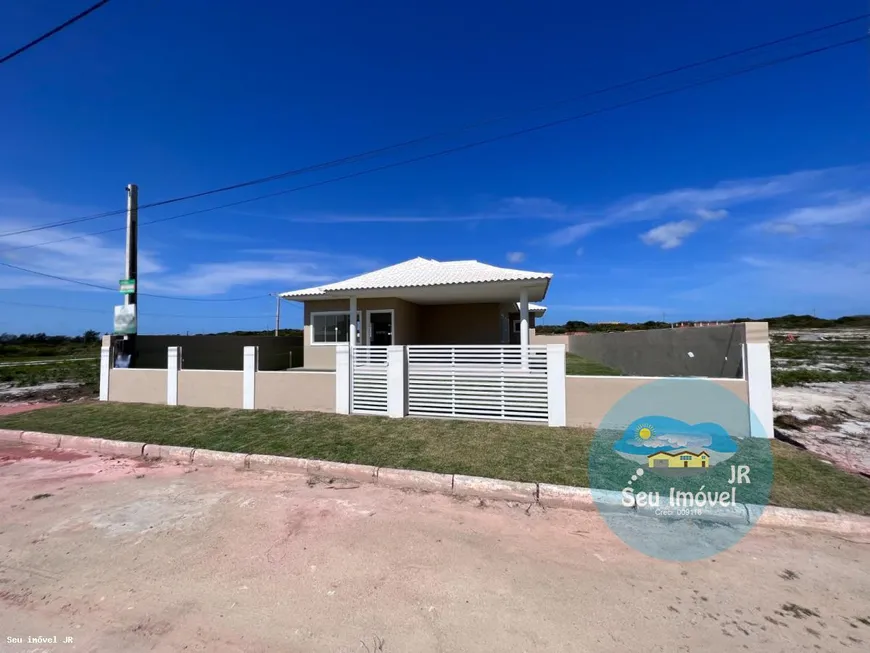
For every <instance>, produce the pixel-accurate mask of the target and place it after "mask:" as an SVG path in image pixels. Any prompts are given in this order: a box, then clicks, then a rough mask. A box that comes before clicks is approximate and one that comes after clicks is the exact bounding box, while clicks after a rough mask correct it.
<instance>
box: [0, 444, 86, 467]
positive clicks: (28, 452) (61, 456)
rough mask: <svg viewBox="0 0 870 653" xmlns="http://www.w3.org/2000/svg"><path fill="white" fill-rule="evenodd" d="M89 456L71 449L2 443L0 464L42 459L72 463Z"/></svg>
mask: <svg viewBox="0 0 870 653" xmlns="http://www.w3.org/2000/svg"><path fill="white" fill-rule="evenodd" d="M88 456H89V455H88V454H87V453H84V452H80V451H71V450H69V449H43V448H41V447H31V446H27V445H22V444H19V443H17V442H0V463H6V462H10V461H11V462H15V461H18V460H26V459H28V458H42V459H43V460H56V461H58V462H64V463H67V462H70V461H72V460H81V459H82V458H88Z"/></svg>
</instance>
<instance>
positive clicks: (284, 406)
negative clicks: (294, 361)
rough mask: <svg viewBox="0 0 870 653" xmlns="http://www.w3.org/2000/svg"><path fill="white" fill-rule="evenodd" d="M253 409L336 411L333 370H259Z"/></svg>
mask: <svg viewBox="0 0 870 653" xmlns="http://www.w3.org/2000/svg"><path fill="white" fill-rule="evenodd" d="M255 383H256V395H255V398H254V408H263V409H266V410H313V411H319V412H323V413H334V412H335V373H333V372H298V371H297V372H260V373H259V374H257V376H256V379H255Z"/></svg>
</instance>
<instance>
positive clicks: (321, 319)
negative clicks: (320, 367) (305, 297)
mask: <svg viewBox="0 0 870 653" xmlns="http://www.w3.org/2000/svg"><path fill="white" fill-rule="evenodd" d="M349 334H350V313H349V312H347V311H344V312H334V313H312V314H311V344H315V345H330V344H337V343H340V342H347V341H348V336H349ZM360 337H361V335H360V314H359V311H357V314H356V342H357V344H359V343H360Z"/></svg>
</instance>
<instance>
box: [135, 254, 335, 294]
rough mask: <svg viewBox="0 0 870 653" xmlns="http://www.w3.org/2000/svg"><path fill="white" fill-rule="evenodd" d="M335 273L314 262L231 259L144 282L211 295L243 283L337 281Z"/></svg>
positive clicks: (281, 285)
mask: <svg viewBox="0 0 870 653" xmlns="http://www.w3.org/2000/svg"><path fill="white" fill-rule="evenodd" d="M334 279H335V277H334V276H333V275H331V274H327V273H324V272H318V271H317V269H316V267H314V266H312V265H310V264H297V263H276V262H273V261H257V260H251V261H230V262H227V263H196V264H194V265H191V266H190V267H188V268H187V269H186V270H184V271H183V272H180V273H178V274H172V275H164V276H161V277H157V278H156V279H153V280H152V279H148V280H146V281H143V282H142V289H143V291H150V292H159V293H161V294H168V295H189V296H194V297H199V296H203V297H207V296H210V295H220V294H224V293H227V292H230V291H232V290H234V289H236V288H239V287H245V286H254V285H260V284H264V283H267V284H269V285H270V286H272V287H274V288H275V290H276V291H278V292H283V291H285V290H294V289H296V288H297V287H300V286H316V285H320V284H322V283H327V282H329V281H333V280H334Z"/></svg>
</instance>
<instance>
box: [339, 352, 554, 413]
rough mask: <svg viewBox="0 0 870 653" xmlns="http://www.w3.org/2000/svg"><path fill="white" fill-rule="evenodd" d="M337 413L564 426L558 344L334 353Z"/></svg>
mask: <svg viewBox="0 0 870 653" xmlns="http://www.w3.org/2000/svg"><path fill="white" fill-rule="evenodd" d="M335 362H336V376H335V392H336V396H335V407H336V412H338V413H345V414H347V413H367V414H375V415H388V416H390V417H405V416H407V415H411V416H419V417H447V418H461V419H486V420H502V421H511V422H540V423H544V424H549V425H550V426H565V424H566V410H565V346H564V345H532V346H526V347H523V346H522V345H469V346H461V345H460V346H449V345H448V346H423V345H408V346H400V345H394V346H390V347H365V346H363V347H353V348H351V347H349V346H348V345H338V346H337V347H336V359H335Z"/></svg>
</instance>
